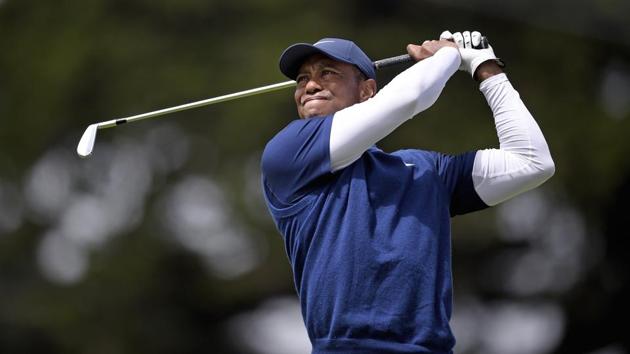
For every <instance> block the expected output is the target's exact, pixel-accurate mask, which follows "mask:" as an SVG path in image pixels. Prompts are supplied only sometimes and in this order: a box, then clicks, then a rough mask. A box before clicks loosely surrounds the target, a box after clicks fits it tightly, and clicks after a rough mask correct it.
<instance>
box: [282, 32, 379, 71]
mask: <svg viewBox="0 0 630 354" xmlns="http://www.w3.org/2000/svg"><path fill="white" fill-rule="evenodd" d="M313 54H323V55H325V56H327V57H329V58H331V59H334V60H338V61H342V62H344V63H348V64H353V65H355V66H356V67H357V68H358V69H359V70H361V72H362V73H363V74H365V76H367V77H368V78H370V79H376V72H375V70H374V64H372V60H371V59H370V58H369V57H368V56H367V55H366V54H365V53H364V52H363V51H362V50H361V48H359V47H358V46H357V45H356V44H354V42H352V41H349V40H347V39H341V38H323V39H320V40H319V41H317V42H316V43H314V44H308V43H297V44H294V45H292V46H290V47H289V48H287V49H285V50H284V52H283V53H282V55H281V56H280V63H279V64H280V71H281V72H282V73H283V74H284V75H286V76H287V77H288V78H289V79H293V80H295V78H296V77H297V74H298V71H299V70H300V66H302V63H304V61H305V60H306V59H307V58H308V57H310V56H311V55H313Z"/></svg>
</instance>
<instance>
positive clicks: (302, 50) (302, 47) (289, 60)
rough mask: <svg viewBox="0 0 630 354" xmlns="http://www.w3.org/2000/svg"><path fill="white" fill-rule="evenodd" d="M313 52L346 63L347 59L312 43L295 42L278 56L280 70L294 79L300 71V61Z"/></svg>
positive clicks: (302, 61)
mask: <svg viewBox="0 0 630 354" xmlns="http://www.w3.org/2000/svg"><path fill="white" fill-rule="evenodd" d="M314 54H322V55H325V56H327V57H329V58H332V59H335V60H338V61H342V62H344V63H348V61H347V60H344V59H342V58H339V57H337V56H335V55H332V54H330V53H328V52H325V51H323V50H321V49H319V48H317V47H316V46H314V45H312V44H308V43H297V44H294V45H292V46H290V47H289V48H287V49H285V50H284V52H283V53H282V55H281V56H280V62H279V66H280V71H281V72H282V73H283V74H284V75H285V76H286V77H288V78H289V79H291V80H295V78H296V77H297V75H298V72H299V71H300V67H301V66H302V63H304V61H305V60H306V59H307V58H308V57H310V56H311V55H314Z"/></svg>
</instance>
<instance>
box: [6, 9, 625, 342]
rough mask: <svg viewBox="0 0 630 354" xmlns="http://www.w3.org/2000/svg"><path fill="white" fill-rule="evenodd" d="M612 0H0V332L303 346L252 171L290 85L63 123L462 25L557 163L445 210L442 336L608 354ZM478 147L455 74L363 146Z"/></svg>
mask: <svg viewBox="0 0 630 354" xmlns="http://www.w3.org/2000/svg"><path fill="white" fill-rule="evenodd" d="M628 14H630V7H629V5H628V2H626V1H622V0H607V1H590V2H577V3H576V2H573V1H568V0H563V1H553V2H549V1H546V2H543V1H527V2H525V1H521V2H516V3H513V2H501V1H496V0H475V1H468V2H466V3H465V4H462V3H460V2H456V1H454V0H447V1H437V0H433V1H403V0H398V1H373V0H368V1H365V0H363V1H347V2H338V1H332V0H324V1H318V2H306V1H295V0H293V1H288V0H275V1H267V2H260V1H252V0H245V1H237V2H217V1H200V0H180V1H166V0H153V1H148V0H134V1H119V0H111V1H105V0H87V1H55V2H53V1H48V2H46V1H32V0H19V1H18V0H0V49H1V54H0V73H1V76H0V122H1V123H2V124H1V125H0V352H1V353H49V354H54V353H64V354H72V353H95V354H99V353H251V354H258V353H260V354H266V353H270V354H271V353H273V354H282V353H287V354H300V353H308V352H309V350H310V347H309V345H308V342H307V341H306V339H305V337H304V336H305V331H304V328H303V324H302V322H301V318H300V314H299V307H298V303H297V300H296V296H295V292H294V288H293V284H292V280H291V274H290V269H289V266H288V263H287V259H286V256H285V254H284V248H283V244H282V242H281V238H280V236H279V234H278V233H277V232H276V230H275V228H274V226H273V224H272V222H271V219H270V217H269V216H268V214H267V210H266V207H265V205H264V203H263V201H262V198H261V194H260V182H259V178H260V174H259V169H258V166H259V158H260V154H261V152H262V149H263V147H264V145H265V143H266V141H267V140H268V139H269V138H271V137H272V136H273V134H274V133H275V132H276V131H277V130H279V129H280V128H281V127H283V126H284V125H285V124H286V123H287V122H288V121H289V120H291V119H293V118H295V116H296V114H295V108H294V105H293V102H292V93H291V90H286V91H281V92H275V93H269V94H265V95H260V96H255V97H250V98H245V99H241V100H238V101H233V102H227V103H222V104H220V105H216V106H211V107H205V108H199V109H196V110H191V111H186V112H180V113H175V114H172V115H169V116H166V117H163V118H159V119H155V120H151V121H144V122H139V123H134V124H130V125H127V126H122V127H118V128H115V129H108V130H102V131H100V132H99V134H98V138H97V141H96V145H95V149H94V153H93V155H92V156H91V157H90V158H89V159H85V160H82V159H80V158H78V156H77V155H76V153H75V149H76V144H77V143H78V141H79V138H80V137H81V134H82V133H83V131H84V129H85V128H86V127H87V126H88V125H89V124H91V123H95V122H100V121H104V120H109V119H114V118H119V117H124V116H129V115H133V114H138V113H143V112H147V111H151V110H155V109H159V108H164V107H169V106H174V105H178V104H182V103H187V102H191V101H196V100H200V99H204V98H208V97H212V96H217V95H221V94H226V93H231V92H236V91H240V90H244V89H249V88H253V87H259V86H262V85H266V84H270V83H275V82H280V81H285V80H286V79H285V78H284V77H283V76H281V74H280V73H279V72H278V70H277V59H278V56H279V54H280V53H281V51H282V50H283V49H284V48H286V47H287V46H288V45H290V44H292V43H294V42H311V43H312V42H314V41H316V40H318V39H319V38H322V37H326V36H336V37H345V38H350V39H353V40H354V41H355V42H357V43H358V44H359V45H360V46H361V47H362V48H363V49H364V50H365V51H366V52H367V53H368V54H369V55H370V56H371V57H372V59H380V58H384V57H389V56H394V55H398V54H402V53H404V48H405V46H406V44H407V43H412V42H416V43H417V42H422V41H423V40H425V39H432V38H436V37H437V36H439V34H440V33H441V32H442V30H444V29H450V30H451V31H458V30H466V29H471V30H473V29H476V30H479V31H481V32H482V33H484V34H486V35H487V36H488V37H489V38H490V41H491V44H492V45H493V47H494V49H495V52H496V53H497V55H499V56H500V57H502V58H503V59H504V60H505V61H506V62H507V65H508V66H507V72H508V75H509V77H510V79H511V81H512V83H513V84H514V86H515V87H516V88H517V90H518V91H519V92H520V94H521V97H522V98H523V99H524V101H525V103H526V104H527V106H528V108H529V109H530V110H531V112H532V113H533V115H534V116H535V118H536V119H537V121H538V123H539V125H540V126H541V128H542V130H543V132H544V134H545V136H546V138H547V140H548V142H549V145H550V148H551V151H552V155H553V157H554V160H555V163H556V169H557V171H556V175H555V176H554V177H553V178H552V179H551V180H550V181H548V182H547V183H546V184H544V185H543V186H542V187H541V188H538V189H536V190H534V191H531V192H528V193H526V194H524V195H522V196H519V197H517V198H515V199H513V200H511V201H509V202H507V203H504V204H503V205H501V206H498V207H495V208H491V209H488V210H485V211H482V212H478V213H475V214H471V215H466V216H463V217H457V218H455V219H454V220H453V223H454V226H453V239H454V246H453V247H454V273H455V274H454V282H455V313H454V316H453V321H452V323H453V329H454V331H455V333H456V336H457V338H458V344H457V346H456V352H458V353H497V354H529V353H531V354H534V353H592V354H622V353H628V352H629V350H630V340H629V339H628V338H629V336H628V334H630V333H629V331H628V327H627V319H628V316H629V315H630V313H629V311H628V299H629V290H628V282H629V274H628V272H629V267H628V256H629V252H628V231H627V222H628V215H629V214H628V212H627V209H626V204H627V200H628V199H629V198H630V163H629V159H628V157H627V156H628V153H629V152H630V135H629V133H630V28H629V27H630V24H629V23H630V22H629V21H628ZM400 69H401V68H398V69H386V70H383V71H381V72H379V84H380V85H381V86H383V85H384V84H385V83H386V82H387V81H388V80H389V79H391V77H393V75H395V73H396V72H397V70H400ZM497 145H498V142H497V139H496V134H495V130H494V124H493V122H492V119H491V114H490V111H489V109H488V108H487V105H486V104H485V100H484V98H483V96H482V95H481V93H480V92H479V91H478V89H477V85H476V84H475V82H474V81H472V80H471V79H470V78H469V77H468V76H467V75H466V74H465V73H457V74H455V75H454V77H453V78H452V79H451V80H450V81H449V83H448V84H447V86H446V88H445V90H444V92H443V94H442V96H441V98H440V99H439V100H438V102H437V103H436V104H435V105H434V106H433V107H431V108H430V109H429V110H427V111H426V112H423V113H422V114H420V115H419V117H417V118H416V119H414V120H412V121H409V122H408V123H406V124H405V125H404V126H403V127H401V128H400V129H398V130H397V131H396V132H394V133H393V134H392V135H390V136H389V137H387V138H386V139H385V140H384V141H382V142H381V143H380V147H381V148H383V149H385V150H393V149H398V148H410V147H416V148H423V149H431V150H438V151H443V152H452V153H455V152H462V151H466V150H472V149H481V148H489V147H496V146H497Z"/></svg>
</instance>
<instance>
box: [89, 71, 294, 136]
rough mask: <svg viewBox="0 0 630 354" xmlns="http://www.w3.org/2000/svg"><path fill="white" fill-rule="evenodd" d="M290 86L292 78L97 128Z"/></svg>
mask: <svg viewBox="0 0 630 354" xmlns="http://www.w3.org/2000/svg"><path fill="white" fill-rule="evenodd" d="M292 86H295V81H293V80H290V81H285V82H280V83H277V84H272V85H267V86H262V87H258V88H254V89H250V90H245V91H240V92H236V93H230V94H227V95H223V96H218V97H213V98H208V99H205V100H201V101H196V102H190V103H186V104H182V105H179V106H175V107H170V108H164V109H160V110H157V111H152V112H147V113H142V114H138V115H135V116H130V117H125V118H118V119H112V120H109V121H105V122H101V123H98V128H99V129H105V128H111V127H115V126H117V125H121V124H124V123H131V122H135V121H138V120H142V119H147V118H153V117H157V116H161V115H165V114H169V113H174V112H179V111H185V110H188V109H193V108H197V107H203V106H208V105H211V104H215V103H219V102H225V101H231V100H235V99H237V98H243V97H247V96H253V95H257V94H261V93H267V92H272V91H277V90H282V89H285V88H288V87H292Z"/></svg>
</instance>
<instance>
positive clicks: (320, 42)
mask: <svg viewBox="0 0 630 354" xmlns="http://www.w3.org/2000/svg"><path fill="white" fill-rule="evenodd" d="M322 43H335V41H319V42H317V43H315V44H314V45H318V44H322Z"/></svg>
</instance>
